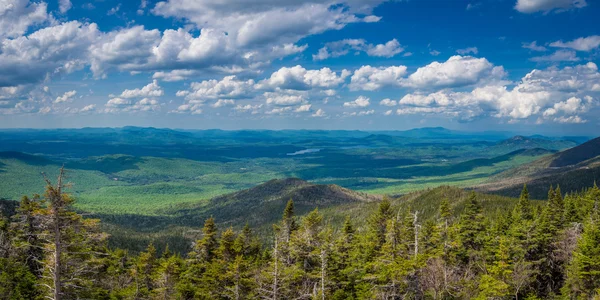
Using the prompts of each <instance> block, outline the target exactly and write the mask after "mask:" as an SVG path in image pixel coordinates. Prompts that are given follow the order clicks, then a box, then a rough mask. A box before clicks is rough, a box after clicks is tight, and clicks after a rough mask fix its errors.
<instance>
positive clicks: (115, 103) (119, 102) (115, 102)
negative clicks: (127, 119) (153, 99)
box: [106, 98, 131, 108]
mask: <svg viewBox="0 0 600 300" xmlns="http://www.w3.org/2000/svg"><path fill="white" fill-rule="evenodd" d="M129 105H131V100H127V99H123V98H112V99H110V100H108V102H106V106H107V107H114V108H117V107H125V106H129Z"/></svg>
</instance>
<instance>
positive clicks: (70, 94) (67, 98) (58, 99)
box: [54, 91, 77, 103]
mask: <svg viewBox="0 0 600 300" xmlns="http://www.w3.org/2000/svg"><path fill="white" fill-rule="evenodd" d="M76 94H77V91H68V92H66V93H64V94H63V95H62V96H59V97H56V100H54V103H63V102H71V101H73V97H75V95H76Z"/></svg>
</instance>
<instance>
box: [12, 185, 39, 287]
mask: <svg viewBox="0 0 600 300" xmlns="http://www.w3.org/2000/svg"><path fill="white" fill-rule="evenodd" d="M44 212H45V207H44V201H43V200H42V199H41V198H40V195H34V196H33V197H32V198H29V197H27V196H23V197H22V198H21V202H20V203H19V207H18V208H17V214H16V215H14V216H13V223H12V224H11V225H10V226H11V231H12V232H13V233H14V237H13V238H12V244H13V246H14V248H15V249H14V250H15V251H16V253H17V255H19V256H21V257H22V258H23V260H24V261H25V263H26V265H27V267H28V268H29V271H30V272H31V273H33V274H35V275H36V276H37V277H41V275H42V271H43V269H42V265H41V262H42V260H43V257H44V249H43V240H42V238H41V236H40V234H41V228H42V227H41V222H42V218H40V216H42V215H44Z"/></svg>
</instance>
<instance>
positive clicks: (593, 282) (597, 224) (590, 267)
mask: <svg viewBox="0 0 600 300" xmlns="http://www.w3.org/2000/svg"><path fill="white" fill-rule="evenodd" d="M563 293H564V294H567V295H570V298H572V299H592V298H594V299H595V298H596V297H600V213H599V211H598V208H596V209H594V211H593V212H592V216H591V217H590V219H589V220H588V221H587V222H586V224H585V226H584V229H583V235H582V236H581V238H580V239H579V241H578V243H577V248H576V249H575V251H574V253H573V260H572V261H571V263H570V265H569V268H568V270H567V280H566V284H565V286H564V288H563Z"/></svg>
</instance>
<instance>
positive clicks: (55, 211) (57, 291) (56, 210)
mask: <svg viewBox="0 0 600 300" xmlns="http://www.w3.org/2000/svg"><path fill="white" fill-rule="evenodd" d="M63 174H64V167H62V168H60V172H59V174H58V181H57V183H56V194H55V195H54V197H53V198H54V199H52V217H53V218H54V276H53V283H54V300H60V299H61V286H62V283H61V280H60V270H61V254H62V249H61V248H62V245H61V236H60V225H61V224H60V207H61V206H62V199H61V198H62V178H63Z"/></svg>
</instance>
